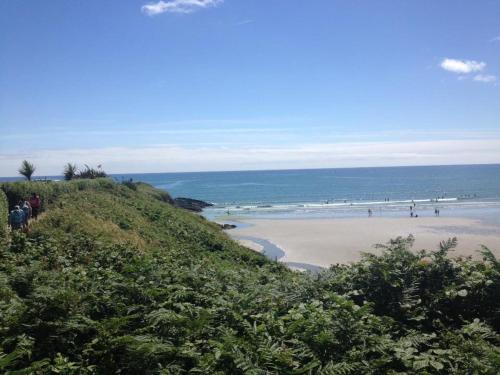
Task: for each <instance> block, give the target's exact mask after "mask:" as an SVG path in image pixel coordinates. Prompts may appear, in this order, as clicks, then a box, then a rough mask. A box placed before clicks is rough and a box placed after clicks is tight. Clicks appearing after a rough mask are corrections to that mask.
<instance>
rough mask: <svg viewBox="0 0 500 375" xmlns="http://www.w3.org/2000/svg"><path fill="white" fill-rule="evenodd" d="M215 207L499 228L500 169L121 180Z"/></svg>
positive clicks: (218, 211)
mask: <svg viewBox="0 0 500 375" xmlns="http://www.w3.org/2000/svg"><path fill="white" fill-rule="evenodd" d="M114 177H115V178H117V179H118V180H121V179H129V178H132V179H133V180H134V181H144V182H147V183H150V184H152V185H154V186H156V187H158V188H160V189H164V190H166V191H168V192H169V193H170V194H171V195H172V196H174V197H189V198H195V199H201V200H204V201H207V202H210V203H213V204H214V207H212V208H209V209H207V210H206V211H205V212H204V214H205V216H207V217H208V218H210V219H214V218H217V217H221V216H225V217H226V219H227V218H228V214H229V216H231V215H232V216H233V217H236V216H243V217H264V218H304V217H311V218H329V217H353V216H354V217H355V216H366V215H367V212H368V209H370V210H371V211H372V214H373V215H374V216H406V215H409V213H410V206H414V208H413V209H412V211H413V212H414V214H415V215H418V214H420V215H433V214H434V210H435V209H436V208H437V209H439V210H440V214H441V215H449V216H470V217H478V218H484V217H485V216H488V218H489V219H490V220H492V221H495V222H498V223H500V219H499V217H500V165H457V166H425V167H385V168H332V169H307V170H275V171H271V170H269V171H239V172H196V173H195V172H193V173H159V174H124V175H115V176H114Z"/></svg>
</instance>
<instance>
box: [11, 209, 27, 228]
mask: <svg viewBox="0 0 500 375" xmlns="http://www.w3.org/2000/svg"><path fill="white" fill-rule="evenodd" d="M9 225H10V227H11V228H12V230H19V229H23V226H24V212H23V210H21V208H20V207H19V206H14V209H13V210H12V211H11V212H10V214H9Z"/></svg>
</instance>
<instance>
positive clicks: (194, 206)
mask: <svg viewBox="0 0 500 375" xmlns="http://www.w3.org/2000/svg"><path fill="white" fill-rule="evenodd" d="M174 206H176V207H180V208H184V209H185V210H189V211H194V212H201V211H203V209H204V208H205V207H210V206H213V204H211V203H207V202H203V201H200V200H198V199H191V198H174Z"/></svg>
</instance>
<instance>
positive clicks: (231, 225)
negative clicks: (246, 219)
mask: <svg viewBox="0 0 500 375" xmlns="http://www.w3.org/2000/svg"><path fill="white" fill-rule="evenodd" d="M219 225H220V227H221V228H222V229H225V230H227V229H234V228H236V225H234V224H219Z"/></svg>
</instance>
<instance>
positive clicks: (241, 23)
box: [234, 20, 254, 26]
mask: <svg viewBox="0 0 500 375" xmlns="http://www.w3.org/2000/svg"><path fill="white" fill-rule="evenodd" d="M253 22H254V20H241V21H238V22H236V23H235V24H234V26H243V25H248V24H249V23H253Z"/></svg>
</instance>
